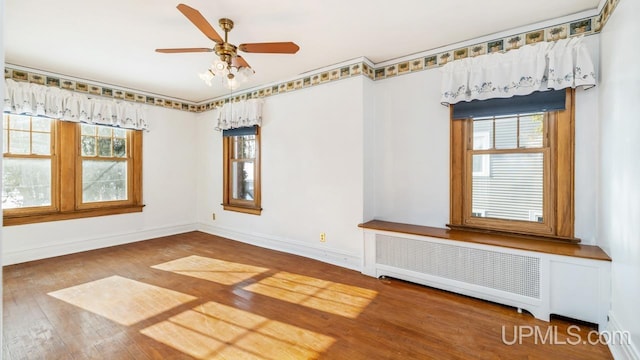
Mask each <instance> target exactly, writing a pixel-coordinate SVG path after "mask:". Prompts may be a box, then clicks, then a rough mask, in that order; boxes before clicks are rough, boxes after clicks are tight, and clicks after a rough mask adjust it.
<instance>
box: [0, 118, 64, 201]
mask: <svg viewBox="0 0 640 360" xmlns="http://www.w3.org/2000/svg"><path fill="white" fill-rule="evenodd" d="M54 125H55V122H54V121H52V120H50V119H47V118H37V117H34V118H32V117H30V116H22V115H6V114H5V115H4V116H3V118H2V130H3V132H2V134H3V155H4V159H3V162H2V164H3V172H2V173H3V187H2V208H3V209H5V210H8V211H10V212H13V213H15V214H29V213H33V212H36V211H53V210H54V209H55V208H56V207H57V206H58V202H57V199H56V197H55V194H54V190H55V181H56V178H57V176H56V175H57V171H56V170H57V169H56V164H57V156H56V151H55V141H54V139H55V126H54Z"/></svg>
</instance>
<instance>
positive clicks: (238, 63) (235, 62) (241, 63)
mask: <svg viewBox="0 0 640 360" xmlns="http://www.w3.org/2000/svg"><path fill="white" fill-rule="evenodd" d="M231 65H232V66H235V67H237V68H241V67H246V68H249V69H251V66H249V63H247V61H246V60H245V59H244V58H243V57H242V56H240V55H236V56H235V57H234V58H233V59H231Z"/></svg>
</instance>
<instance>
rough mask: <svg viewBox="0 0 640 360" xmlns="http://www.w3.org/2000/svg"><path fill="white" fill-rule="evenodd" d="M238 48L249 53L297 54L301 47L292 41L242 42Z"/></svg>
mask: <svg viewBox="0 0 640 360" xmlns="http://www.w3.org/2000/svg"><path fill="white" fill-rule="evenodd" d="M238 48H239V49H240V50H242V51H244V52H248V53H270V54H295V53H297V52H298V50H300V47H299V46H298V45H296V44H295V43H292V42H290V41H289V42H272V43H253V44H240V45H239V46H238Z"/></svg>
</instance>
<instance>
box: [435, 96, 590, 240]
mask: <svg viewBox="0 0 640 360" xmlns="http://www.w3.org/2000/svg"><path fill="white" fill-rule="evenodd" d="M566 91H567V96H566V104H565V105H566V106H565V108H566V110H564V111H558V112H554V113H549V114H550V116H548V117H547V120H545V121H547V125H548V131H547V136H548V138H549V139H547V140H546V141H548V142H549V143H550V147H549V150H548V151H549V160H548V161H547V162H546V164H545V166H546V168H545V171H548V175H547V176H546V179H545V187H546V190H545V199H544V209H545V213H546V214H548V215H546V217H547V219H548V220H546V221H545V224H535V223H533V224H531V223H527V222H524V221H515V220H498V219H488V218H482V219H478V218H474V217H472V216H471V210H472V209H471V185H470V180H471V174H470V172H471V171H472V169H471V164H470V157H469V156H468V151H467V149H468V146H469V141H468V139H469V136H470V132H471V131H472V128H471V121H472V120H471V119H466V120H453V116H452V119H451V142H450V146H451V149H450V150H451V152H450V154H451V155H450V156H451V159H450V204H451V205H450V214H449V221H450V224H447V226H449V227H450V228H452V229H458V230H465V229H466V230H476V231H496V232H500V233H506V234H509V233H512V234H520V235H531V236H536V237H540V238H542V239H552V240H562V241H569V242H578V241H579V240H578V239H576V238H575V237H574V172H575V171H574V143H575V139H574V133H575V129H574V121H575V119H574V117H575V115H574V113H575V111H574V103H575V91H574V90H573V89H567V90H566ZM453 106H455V105H452V106H451V109H450V111H451V114H452V115H453ZM471 136H472V134H471Z"/></svg>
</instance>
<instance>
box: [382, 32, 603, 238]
mask: <svg viewBox="0 0 640 360" xmlns="http://www.w3.org/2000/svg"><path fill="white" fill-rule="evenodd" d="M584 41H585V43H586V45H587V47H588V48H589V50H590V52H591V54H592V58H593V60H594V65H595V66H596V68H597V66H598V50H599V39H598V36H590V37H588V38H585V39H584ZM440 83H441V72H440V70H439V69H432V70H426V71H422V72H418V73H415V74H408V75H402V76H397V77H394V78H390V79H385V80H379V81H376V82H375V84H374V87H375V130H374V133H375V142H376V145H375V150H376V161H375V164H376V168H375V170H374V171H375V174H376V176H375V181H376V186H375V189H376V190H375V193H376V198H375V217H376V218H378V219H382V220H388V221H395V222H403V223H410V224H418V225H426V226H435V227H445V224H447V223H448V222H449V110H448V108H446V107H444V106H442V105H441V104H440V102H439V100H440ZM597 100H598V88H597V87H596V88H592V89H589V90H586V91H585V90H581V89H578V91H577V95H576V160H575V164H576V180H575V197H576V203H575V209H576V221H575V234H576V236H577V237H579V238H581V239H582V243H583V244H594V243H595V235H596V229H595V223H596V221H595V219H596V196H595V194H596V190H597V178H598V167H597V165H595V166H594V163H597V160H596V159H597V158H598V148H597V143H598V118H597V110H598V101H597Z"/></svg>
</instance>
